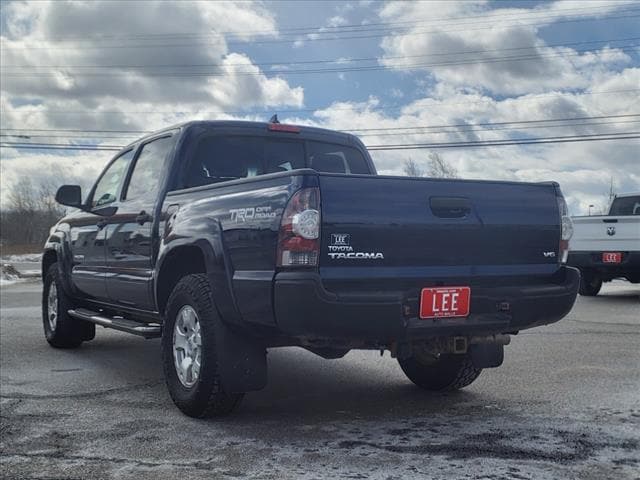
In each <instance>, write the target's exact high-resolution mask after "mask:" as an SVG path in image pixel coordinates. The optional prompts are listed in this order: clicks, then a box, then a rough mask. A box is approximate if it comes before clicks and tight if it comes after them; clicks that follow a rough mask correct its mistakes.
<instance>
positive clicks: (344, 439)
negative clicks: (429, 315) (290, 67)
mask: <svg viewBox="0 0 640 480" xmlns="http://www.w3.org/2000/svg"><path fill="white" fill-rule="evenodd" d="M40 292H41V286H40V283H36V282H28V283H18V284H15V285H11V286H5V287H3V288H2V291H1V324H0V368H1V372H0V373H1V377H0V383H1V385H0V395H1V400H0V401H1V403H0V407H1V423H0V433H1V440H0V455H1V456H0V476H1V477H2V478H7V479H9V478H11V479H20V478H38V479H54V478H55V479H59V478H64V479H86V478H98V479H102V478H125V479H129V478H131V479H134V478H135V479H145V478H153V479H154V480H159V479H165V478H167V479H169V478H171V479H173V478H181V477H182V478H190V479H198V478H208V479H210V478H226V477H239V478H278V479H280V478H302V479H312V478H384V479H387V478H411V477H414V478H437V479H445V478H446V479H450V478H486V479H493V480H497V479H513V478H515V479H536V480H539V479H551V478H554V479H555V478H563V479H572V478H580V479H601V478H602V479H616V480H617V479H638V478H640V350H639V348H638V341H639V340H640V287H638V286H632V285H630V284H626V283H622V282H620V283H614V284H608V285H607V286H605V287H604V288H603V293H602V294H601V295H600V296H598V297H596V298H584V297H583V298H580V299H579V300H578V303H577V304H576V306H575V308H574V310H573V312H572V313H571V314H570V315H569V317H567V318H566V319H564V320H562V321H561V322H560V323H558V324H555V325H551V326H548V327H543V328H538V329H535V330H531V331H528V332H524V333H522V334H520V335H518V336H517V337H514V338H513V341H512V344H511V346H509V347H507V349H506V352H505V353H506V355H505V357H506V358H505V364H504V365H503V366H502V367H501V368H499V369H493V370H486V371H485V372H483V374H482V375H481V377H480V378H479V379H478V380H477V381H476V383H474V384H473V385H472V386H471V387H469V388H467V389H465V390H464V391H461V392H457V393H455V394H446V395H434V394H428V393H425V392H422V391H420V390H418V389H417V388H415V387H414V386H413V385H412V384H411V383H410V382H409V381H408V380H407V379H406V378H405V377H404V375H403V374H402V372H401V371H400V368H399V367H398V365H397V363H396V361H395V360H393V359H391V358H390V357H389V354H388V353H386V354H385V356H384V357H380V355H379V353H376V352H351V353H349V354H348V355H347V356H346V357H345V358H344V359H341V360H323V359H321V358H319V357H316V356H314V355H313V354H311V353H308V352H306V351H304V350H301V349H295V348H286V349H277V350H273V351H271V352H270V353H269V367H270V370H269V375H270V379H269V385H268V387H267V388H266V389H265V390H263V391H261V392H257V393H253V394H250V395H247V396H246V397H245V400H244V402H243V404H242V405H241V407H240V409H239V411H238V412H237V413H236V414H234V415H232V416H230V417H227V418H225V419H223V420H206V421H197V420H193V419H190V418H187V417H185V416H183V415H182V414H181V413H180V412H179V411H178V410H177V409H176V408H174V406H173V404H172V402H171V400H170V398H169V396H168V394H167V392H166V390H165V387H164V383H163V378H162V371H161V365H160V361H159V341H158V340H146V341H145V340H143V339H140V338H135V337H130V336H127V335H126V334H121V333H118V332H113V331H109V330H104V329H102V328H98V332H97V336H96V339H95V340H94V341H92V342H90V343H87V344H84V345H83V346H82V348H80V349H78V350H75V351H61V350H54V349H52V348H49V347H48V345H47V344H46V342H45V340H44V337H43V335H42V326H41V321H40V311H39V310H40V307H39V305H40V294H41V293H40Z"/></svg>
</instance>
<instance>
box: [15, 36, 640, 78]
mask: <svg viewBox="0 0 640 480" xmlns="http://www.w3.org/2000/svg"><path fill="white" fill-rule="evenodd" d="M635 40H640V37H626V38H607V39H601V40H585V41H580V42H568V43H556V44H550V45H539V46H538V45H534V46H528V47H509V48H493V49H482V50H465V51H455V52H434V53H428V54H423V55H400V56H390V57H360V58H333V59H319V60H300V61H280V62H277V61H273V62H256V63H252V64H251V65H252V66H256V67H267V66H284V65H313V64H345V63H355V62H377V61H379V60H385V61H387V60H403V59H408V58H425V57H439V56H448V55H477V54H482V53H493V52H506V51H519V50H534V51H536V52H537V51H539V50H540V49H551V48H559V47H573V46H576V45H589V44H598V43H607V44H608V43H617V42H627V41H635ZM614 48H618V47H614ZM246 66H247V64H246V63H226V64H225V63H191V64H188V63H187V64H156V65H140V64H137V65H132V64H111V65H3V69H5V71H6V69H7V68H16V69H18V68H20V69H45V68H47V69H51V68H55V69H64V68H86V69H122V68H135V69H138V68H140V69H142V68H204V67H210V68H213V67H216V68H219V67H246Z"/></svg>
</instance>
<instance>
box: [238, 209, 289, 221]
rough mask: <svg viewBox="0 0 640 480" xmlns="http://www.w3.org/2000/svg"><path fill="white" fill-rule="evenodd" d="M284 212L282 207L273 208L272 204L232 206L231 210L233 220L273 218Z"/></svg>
mask: <svg viewBox="0 0 640 480" xmlns="http://www.w3.org/2000/svg"><path fill="white" fill-rule="evenodd" d="M280 213H282V209H281V208H277V209H275V210H273V209H272V208H271V207H270V206H266V207H246V208H232V209H231V210H229V214H230V215H231V221H232V222H238V223H239V222H247V221H249V220H265V219H268V220H271V219H273V218H276V217H277V216H278V215H279V214H280Z"/></svg>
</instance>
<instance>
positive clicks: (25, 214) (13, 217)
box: [0, 175, 64, 245]
mask: <svg viewBox="0 0 640 480" xmlns="http://www.w3.org/2000/svg"><path fill="white" fill-rule="evenodd" d="M55 188H56V187H55V184H54V182H53V181H51V180H46V179H43V180H41V181H40V182H39V183H38V184H37V185H36V186H34V183H33V182H32V181H31V178H30V177H29V176H26V175H25V176H22V177H21V178H20V179H19V180H18V181H17V182H16V183H15V184H14V185H13V186H11V188H10V191H9V192H8V194H7V200H8V201H7V206H8V208H7V209H6V210H3V211H2V212H0V213H1V215H0V234H1V240H2V244H8V245H11V244H12V245H37V244H41V243H43V242H44V240H45V238H46V237H47V233H48V232H49V228H50V227H51V225H53V224H54V223H55V222H57V221H58V219H59V218H60V217H61V216H62V215H63V214H64V210H63V209H62V208H61V207H60V206H59V205H58V204H57V203H56V202H55Z"/></svg>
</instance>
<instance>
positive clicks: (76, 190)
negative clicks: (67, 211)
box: [56, 185, 84, 208]
mask: <svg viewBox="0 0 640 480" xmlns="http://www.w3.org/2000/svg"><path fill="white" fill-rule="evenodd" d="M56 202H58V203H59V204H60V205H66V206H67V207H74V208H83V207H84V205H82V189H81V188H80V185H62V186H61V187H60V188H59V189H58V191H57V192H56Z"/></svg>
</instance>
